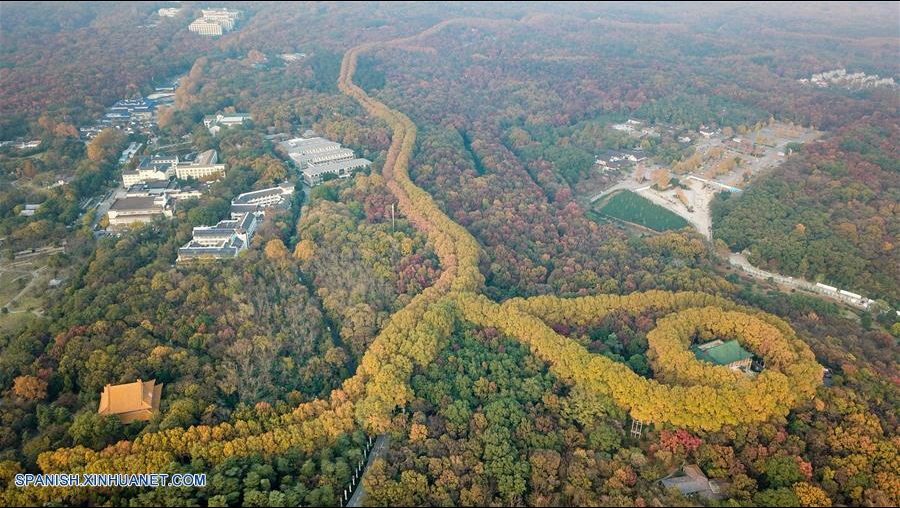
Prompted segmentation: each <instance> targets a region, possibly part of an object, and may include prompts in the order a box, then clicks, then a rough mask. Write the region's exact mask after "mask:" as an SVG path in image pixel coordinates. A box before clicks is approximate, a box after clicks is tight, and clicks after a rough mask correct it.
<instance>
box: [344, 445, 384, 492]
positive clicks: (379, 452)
mask: <svg viewBox="0 0 900 508" xmlns="http://www.w3.org/2000/svg"><path fill="white" fill-rule="evenodd" d="M389 441H390V438H389V437H388V435H387V434H381V435H379V436H378V438H377V439H375V446H373V447H372V451H371V452H370V453H369V460H367V461H366V467H365V468H364V469H363V473H362V475H360V477H359V478H360V479H359V485H357V486H356V490H354V491H353V495H352V496H350V501H347V506H362V500H363V498H364V497H365V496H366V489H364V488H363V483H362V479H363V478H365V476H366V471H368V470H369V467H370V466H371V465H372V463H373V462H375V459H378V458H382V457H384V454H385V453H387V449H388V442H389Z"/></svg>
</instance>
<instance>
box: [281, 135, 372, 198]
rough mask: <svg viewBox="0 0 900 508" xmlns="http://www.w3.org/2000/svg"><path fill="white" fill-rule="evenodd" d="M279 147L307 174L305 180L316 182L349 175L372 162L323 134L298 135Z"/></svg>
mask: <svg viewBox="0 0 900 508" xmlns="http://www.w3.org/2000/svg"><path fill="white" fill-rule="evenodd" d="M279 147H280V149H281V150H282V151H284V153H285V154H287V156H288V157H289V158H290V159H291V161H293V163H294V165H295V166H297V168H298V169H299V170H300V171H301V173H302V174H303V181H304V182H305V183H306V184H307V185H309V186H311V187H312V186H315V185H318V184H320V183H322V182H323V181H325V180H327V179H329V178H349V177H350V176H351V175H352V174H353V172H354V171H356V170H359V169H365V168H367V167H369V165H371V164H372V161H370V160H368V159H361V158H357V157H356V156H355V154H354V153H353V150H351V149H349V148H344V147H343V146H341V144H340V143H337V142H335V141H331V140H328V139H325V138H321V137H311V138H294V139H289V140H287V141H282V142H281V143H279Z"/></svg>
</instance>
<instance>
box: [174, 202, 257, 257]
mask: <svg viewBox="0 0 900 508" xmlns="http://www.w3.org/2000/svg"><path fill="white" fill-rule="evenodd" d="M261 217H262V215H261V214H256V213H242V214H233V215H232V218H231V219H230V220H223V221H219V223H218V224H216V225H215V226H199V227H195V228H194V234H193V238H192V239H191V241H190V242H188V243H187V244H185V246H184V247H182V248H180V249H178V260H177V262H178V263H184V262H186V261H192V260H198V259H220V258H226V257H231V258H233V257H236V256H237V255H238V254H240V253H241V252H243V251H245V250H247V248H248V247H249V246H250V242H252V241H253V234H254V233H255V232H256V228H257V226H258V225H259V221H260V219H261Z"/></svg>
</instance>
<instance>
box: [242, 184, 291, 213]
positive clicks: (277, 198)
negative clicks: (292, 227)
mask: <svg viewBox="0 0 900 508" xmlns="http://www.w3.org/2000/svg"><path fill="white" fill-rule="evenodd" d="M293 194H294V186H293V185H291V184H290V183H289V182H286V183H283V184H281V185H279V186H278V187H270V188H268V189H260V190H257V191H252V192H245V193H243V194H240V195H238V196H237V197H236V198H234V199H232V200H231V213H232V214H235V213H248V212H264V210H267V209H275V210H287V209H288V208H290V207H291V197H292V196H293Z"/></svg>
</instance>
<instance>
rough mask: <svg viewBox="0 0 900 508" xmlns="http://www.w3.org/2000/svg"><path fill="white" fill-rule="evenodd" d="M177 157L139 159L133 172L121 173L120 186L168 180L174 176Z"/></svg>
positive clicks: (163, 156)
mask: <svg viewBox="0 0 900 508" xmlns="http://www.w3.org/2000/svg"><path fill="white" fill-rule="evenodd" d="M177 164H178V157H177V156H174V155H171V156H169V155H153V156H149V157H144V158H143V159H141V163H140V164H138V167H136V168H135V169H133V170H130V171H122V185H123V186H124V187H125V188H128V187H131V186H132V185H136V184H139V183H143V182H149V181H154V180H168V179H170V178H172V177H173V176H175V166H176V165H177Z"/></svg>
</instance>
